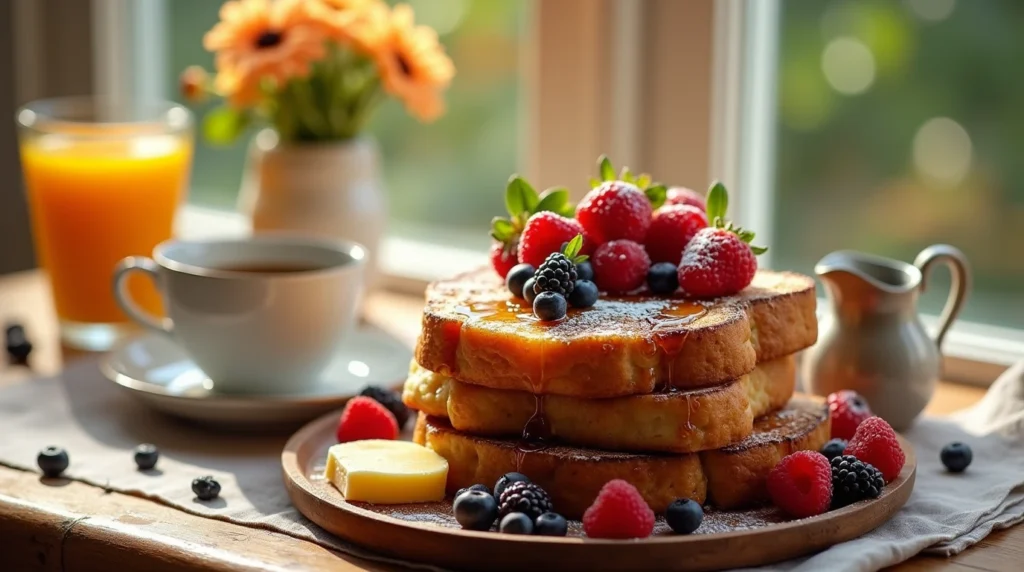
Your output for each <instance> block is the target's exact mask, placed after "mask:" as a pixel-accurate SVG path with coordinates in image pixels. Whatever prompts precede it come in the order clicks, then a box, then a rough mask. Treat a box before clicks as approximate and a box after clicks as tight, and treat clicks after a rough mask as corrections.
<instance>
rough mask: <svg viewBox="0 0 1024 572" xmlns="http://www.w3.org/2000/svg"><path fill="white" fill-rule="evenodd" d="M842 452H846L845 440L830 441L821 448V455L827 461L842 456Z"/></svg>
mask: <svg viewBox="0 0 1024 572" xmlns="http://www.w3.org/2000/svg"><path fill="white" fill-rule="evenodd" d="M844 451H846V440H845V439H832V440H831V441H829V442H828V443H825V445H824V446H822V448H821V454H822V455H825V458H826V459H828V460H829V461H831V460H832V459H833V458H834V457H838V456H840V455H842V454H843V452H844Z"/></svg>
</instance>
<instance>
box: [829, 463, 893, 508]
mask: <svg viewBox="0 0 1024 572" xmlns="http://www.w3.org/2000/svg"><path fill="white" fill-rule="evenodd" d="M830 464H831V465H832V508H840V507H844V506H846V505H848V504H853V503H855V502H857V501H859V500H863V499H873V498H878V495H880V494H882V487H884V486H885V479H884V478H882V473H881V472H880V471H879V470H878V469H876V468H875V467H874V465H871V464H868V463H865V462H863V461H861V460H859V459H857V457H854V456H852V455H840V456H838V457H834V458H833V459H832V460H831V461H830Z"/></svg>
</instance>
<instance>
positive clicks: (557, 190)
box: [530, 187, 569, 214]
mask: <svg viewBox="0 0 1024 572" xmlns="http://www.w3.org/2000/svg"><path fill="white" fill-rule="evenodd" d="M568 205H569V189H566V188H565V187H552V188H550V189H548V190H546V191H544V192H543V193H541V194H540V201H539V202H538V203H537V207H536V208H535V209H533V211H532V212H531V213H530V214H533V213H534V212H541V211H551V212H553V213H558V214H562V213H563V212H564V211H565V208H566V206H568Z"/></svg>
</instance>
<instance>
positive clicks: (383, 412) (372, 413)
mask: <svg viewBox="0 0 1024 572" xmlns="http://www.w3.org/2000/svg"><path fill="white" fill-rule="evenodd" d="M335 437H337V438H338V442H339V443H348V442H350V441H361V440H363V439H397V438H398V421H397V420H396V419H395V415H394V414H393V413H391V412H390V411H388V409H387V408H386V407H384V406H383V405H381V404H380V403H378V402H377V400H376V399H373V398H372V397H367V396H365V395H357V396H356V397H353V398H352V399H349V400H348V403H346V404H345V409H344V410H342V412H341V419H339V421H338V429H337V431H336V432H335Z"/></svg>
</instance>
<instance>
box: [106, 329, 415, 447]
mask: <svg viewBox="0 0 1024 572" xmlns="http://www.w3.org/2000/svg"><path fill="white" fill-rule="evenodd" d="M411 355H412V354H411V352H410V350H409V348H407V347H406V346H405V345H404V344H402V343H401V342H399V341H398V340H396V339H394V338H392V337H391V336H389V335H387V334H385V333H383V332H381V331H379V330H376V329H369V328H364V329H360V330H357V331H355V332H353V333H352V335H350V336H349V339H348V340H346V342H345V344H344V347H341V348H339V349H338V353H337V356H336V357H335V359H334V361H333V362H332V363H331V365H329V366H328V368H327V370H326V371H325V372H324V374H323V375H322V376H321V381H320V382H319V383H317V384H316V385H314V386H312V387H309V388H307V389H304V390H301V391H299V392H296V393H294V394H287V395H240V394H226V393H218V392H217V389H216V385H217V384H216V382H215V381H213V380H211V379H210V378H209V377H208V376H207V375H206V374H204V373H203V372H202V371H201V370H200V369H199V368H198V367H197V366H196V365H195V364H194V363H192V360H191V359H189V357H188V355H187V354H186V353H185V351H184V350H183V349H181V348H180V347H178V345H177V344H175V343H174V341H173V340H172V339H171V338H169V337H167V336H163V335H160V334H146V335H143V336H140V337H138V338H135V339H133V340H130V341H128V342H126V343H125V344H123V345H122V346H120V347H119V348H117V349H116V350H114V351H113V352H111V353H110V354H108V356H107V357H106V358H105V359H104V360H103V361H102V362H101V363H100V369H101V370H102V371H103V374H104V375H106V376H107V377H108V378H109V379H110V380H111V381H113V382H114V383H116V384H117V385H118V386H120V387H121V388H123V389H124V390H126V391H128V392H129V393H130V394H131V395H133V396H134V397H135V398H137V399H139V400H140V401H142V402H143V403H145V404H147V405H149V406H150V407H153V408H154V409H157V410H160V411H163V412H164V413H168V414H170V415H174V416H176V417H180V418H184V419H188V420H191V421H196V422H200V423H204V424H210V425H218V426H221V427H230V428H235V429H277V428H284V427H294V426H296V425H298V424H300V423H304V422H306V421H309V420H310V419H313V418H315V417H317V416H318V415H322V414H323V413H326V412H328V411H330V410H332V409H337V408H339V407H341V406H343V405H344V403H345V401H346V400H347V399H348V398H349V397H352V396H353V395H357V394H358V393H359V392H360V391H361V390H362V389H363V388H364V387H366V386H367V385H380V386H383V387H393V386H396V385H398V384H400V383H401V382H402V381H403V380H404V379H405V377H406V376H407V375H408V372H409V360H410V358H411Z"/></svg>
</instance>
